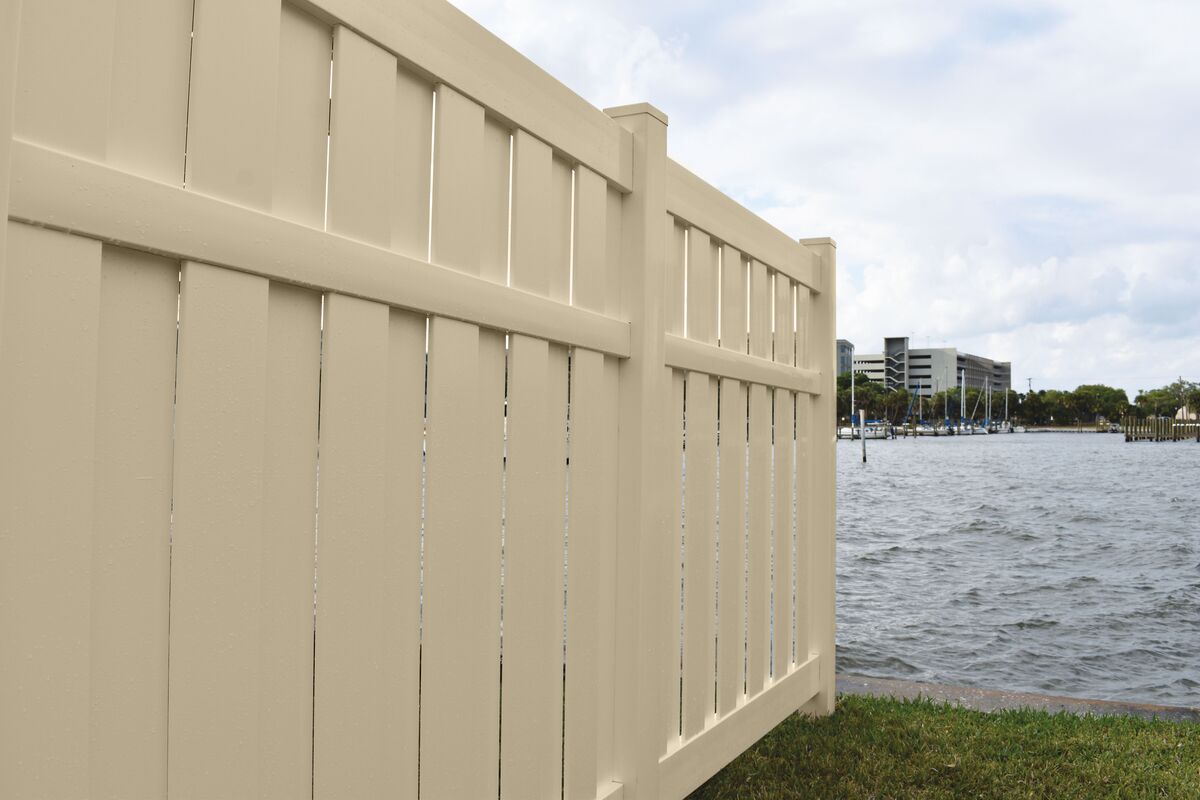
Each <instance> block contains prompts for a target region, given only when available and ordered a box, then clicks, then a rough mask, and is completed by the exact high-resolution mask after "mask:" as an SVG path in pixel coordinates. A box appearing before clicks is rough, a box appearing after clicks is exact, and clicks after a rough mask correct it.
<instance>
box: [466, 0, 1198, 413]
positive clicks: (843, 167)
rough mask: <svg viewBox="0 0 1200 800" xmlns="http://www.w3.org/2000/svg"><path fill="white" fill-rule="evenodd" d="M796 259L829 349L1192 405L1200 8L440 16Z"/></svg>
mask: <svg viewBox="0 0 1200 800" xmlns="http://www.w3.org/2000/svg"><path fill="white" fill-rule="evenodd" d="M454 4H455V5H457V6H458V7H459V8H461V9H462V10H463V11H465V12H466V13H467V14H469V15H470V16H472V17H474V18H475V19H476V20H477V21H478V22H480V23H481V24H483V25H484V26H485V27H487V28H488V29H490V30H491V31H492V32H493V33H495V34H496V35H498V36H499V37H500V38H502V39H504V40H505V41H506V42H508V43H509V44H510V45H512V46H513V47H515V48H516V49H517V50H519V51H520V52H522V53H523V54H524V55H525V56H527V57H528V58H530V59H531V60H533V61H534V62H535V63H537V64H538V65H539V66H541V67H542V68H544V69H546V70H547V71H548V72H550V73H551V74H552V75H554V76H555V77H556V78H558V79H559V80H560V81H562V82H563V83H565V84H567V85H568V86H569V87H571V88H572V89H574V90H575V91H576V92H577V93H579V94H580V95H582V96H583V97H584V98H586V99H587V100H589V101H590V102H591V103H593V104H594V105H596V106H599V107H601V108H603V107H607V106H614V105H621V104H625V103H634V102H643V101H645V102H650V103H653V104H654V105H655V106H657V107H659V108H661V109H662V110H663V111H665V112H666V113H667V114H668V115H669V117H670V127H669V131H668V137H669V150H670V153H671V156H672V157H673V158H675V159H676V160H677V161H680V162H682V163H683V164H684V165H686V166H687V167H688V168H690V169H691V170H692V171H693V172H696V173H698V174H699V175H700V176H701V177H703V178H704V179H705V180H707V181H708V182H710V183H712V184H714V185H715V186H717V187H718V188H720V189H721V190H722V191H724V192H725V193H726V194H728V195H730V196H731V197H733V198H735V199H736V200H738V201H739V202H741V203H743V204H744V205H746V206H748V207H749V208H751V209H752V210H754V211H755V212H756V213H758V214H759V215H761V216H763V217H764V218H766V219H767V220H768V221H770V222H771V223H772V224H774V225H775V226H776V227H778V228H780V229H781V230H783V231H785V232H786V233H788V234H789V235H791V236H793V237H797V238H802V237H811V236H832V237H833V238H834V239H836V240H837V242H838V287H837V291H838V337H839V338H844V339H849V340H850V341H852V342H854V343H855V345H856V347H857V349H858V352H860V353H870V352H878V351H879V350H880V349H881V348H882V339H883V337H884V336H909V337H910V339H911V346H913V347H926V346H930V347H943V346H945V347H958V348H959V349H960V350H965V351H968V352H971V353H975V354H978V355H982V356H986V357H989V358H994V359H996V360H1000V361H1012V362H1013V383H1014V388H1019V389H1021V390H1024V389H1025V388H1026V387H1027V386H1029V385H1030V384H1029V380H1030V379H1032V386H1033V388H1034V390H1038V389H1052V388H1056V389H1074V388H1075V387H1076V386H1078V385H1080V384H1083V383H1105V384H1109V385H1112V386H1118V387H1121V388H1124V389H1125V390H1126V391H1127V392H1128V393H1129V395H1130V399H1132V398H1133V396H1134V395H1135V394H1136V393H1137V392H1138V390H1140V389H1150V388H1155V387H1158V386H1162V385H1165V384H1167V383H1169V382H1171V381H1173V380H1175V379H1177V378H1178V377H1180V376H1182V377H1184V378H1186V379H1189V380H1196V381H1200V47H1198V46H1197V44H1196V36H1197V34H1198V33H1200V3H1197V2H1194V0H1141V2H1138V3H1129V2H1113V1H1112V0H1006V1H1005V2H987V1H986V0H960V1H959V2H955V3H947V2H945V1H944V0H906V2H898V1H892V0H857V2H853V3H846V2H841V1H840V0H837V1H835V0H742V1H741V2H728V0H677V1H676V2H645V0H640V1H635V0H604V1H601V0H593V1H592V2H582V1H577V2H572V1H571V0H454Z"/></svg>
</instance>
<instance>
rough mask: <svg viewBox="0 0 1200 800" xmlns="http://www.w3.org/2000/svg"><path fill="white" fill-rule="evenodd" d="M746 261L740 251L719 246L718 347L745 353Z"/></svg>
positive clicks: (727, 246) (726, 246)
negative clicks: (719, 330) (719, 321)
mask: <svg viewBox="0 0 1200 800" xmlns="http://www.w3.org/2000/svg"><path fill="white" fill-rule="evenodd" d="M747 330H748V328H747V320H746V263H745V261H744V260H743V259H742V254H741V253H739V252H738V251H737V250H735V249H733V248H732V247H730V246H729V245H727V244H725V245H721V347H724V348H726V349H728V350H735V351H737V352H739V353H745V352H746V336H747Z"/></svg>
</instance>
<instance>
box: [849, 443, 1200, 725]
mask: <svg viewBox="0 0 1200 800" xmlns="http://www.w3.org/2000/svg"><path fill="white" fill-rule="evenodd" d="M860 446H861V443H859V442H849V441H841V442H839V443H838V467H837V471H838V490H837V492H838V589H837V602H838V610H837V616H838V634H837V639H838V670H839V671H840V672H846V673H853V674H860V675H870V676H875V677H886V678H906V679H911V680H920V681H934V682H940V683H957V684H966V685H970V686H978V687H984V688H994V689H1004V690H1010V691H1032V692H1045V693H1050V694H1063V695H1072V696H1077V697H1089V698H1100V699H1112V700H1124V701H1130V702H1145V703H1163V704H1171V705H1190V706H1200V444H1196V443H1195V442H1190V443H1158V444H1152V443H1139V444H1126V443H1125V441H1124V438H1123V437H1121V436H1117V435H1111V434H1105V435H1101V434H1093V433H1083V434H1079V433H1025V434H1001V435H992V436H974V437H968V436H964V437H952V438H941V437H939V438H931V437H922V438H918V439H907V440H906V439H900V440H895V441H868V442H867V456H868V460H867V463H866V464H863V463H862V461H861V449H860Z"/></svg>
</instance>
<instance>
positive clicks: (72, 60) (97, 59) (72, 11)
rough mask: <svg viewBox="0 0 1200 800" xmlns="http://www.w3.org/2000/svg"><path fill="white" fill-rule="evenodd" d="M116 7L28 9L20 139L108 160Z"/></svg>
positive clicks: (68, 3) (101, 2) (17, 122)
mask: <svg viewBox="0 0 1200 800" xmlns="http://www.w3.org/2000/svg"><path fill="white" fill-rule="evenodd" d="M116 2H117V0H95V2H87V3H81V2H77V0H32V1H31V2H27V3H23V4H22V11H21V33H20V39H19V51H20V58H19V60H18V64H17V96H16V107H15V109H14V124H13V127H14V131H15V133H16V135H17V136H20V137H21V138H22V139H26V140H28V141H31V142H37V143H39V144H43V145H47V146H49V147H53V148H54V149H56V150H63V151H65V152H68V153H74V154H76V155H80V156H84V157H85V158H91V159H94V160H97V161H103V160H104V158H105V155H106V152H107V143H108V106H109V94H110V89H111V85H112V78H113V69H112V49H113V33H114V27H115V24H116ZM66 54H70V55H69V56H67V55H66Z"/></svg>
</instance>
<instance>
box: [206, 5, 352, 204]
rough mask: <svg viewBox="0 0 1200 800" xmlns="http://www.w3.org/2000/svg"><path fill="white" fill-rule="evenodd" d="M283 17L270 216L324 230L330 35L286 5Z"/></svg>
mask: <svg viewBox="0 0 1200 800" xmlns="http://www.w3.org/2000/svg"><path fill="white" fill-rule="evenodd" d="M189 5H190V4H189ZM282 12H283V14H282V18H281V19H280V25H279V99H278V112H277V114H276V123H275V143H276V144H275V165H274V174H273V175H272V181H271V183H272V205H271V210H272V212H274V213H275V214H276V215H277V216H280V217H284V218H286V219H290V220H293V221H295V222H300V223H302V224H304V225H308V226H309V227H311V228H324V227H325V183H326V166H327V165H326V157H327V153H328V147H329V64H330V60H329V59H330V56H331V54H332V51H333V34H332V32H331V31H330V29H329V27H328V26H327V25H325V24H324V23H322V22H320V21H318V20H316V19H314V18H313V17H311V16H309V15H308V14H305V13H304V12H302V11H300V10H298V9H296V8H295V7H294V6H292V5H290V4H288V3H284V4H283V6H282Z"/></svg>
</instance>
